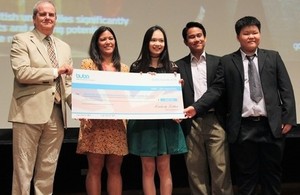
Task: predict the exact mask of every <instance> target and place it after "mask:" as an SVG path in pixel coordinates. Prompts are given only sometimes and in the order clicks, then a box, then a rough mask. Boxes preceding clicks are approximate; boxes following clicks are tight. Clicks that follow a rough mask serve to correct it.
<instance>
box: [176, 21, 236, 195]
mask: <svg viewBox="0 0 300 195" xmlns="http://www.w3.org/2000/svg"><path fill="white" fill-rule="evenodd" d="M182 37H183V41H184V43H185V45H186V46H187V47H189V49H190V54H189V55H187V56H185V57H183V58H182V59H180V60H178V61H177V62H176V64H177V65H178V67H179V72H180V75H181V78H182V79H183V80H184V85H183V99H184V106H185V107H187V106H190V105H192V104H193V103H194V102H195V101H197V100H198V99H199V98H200V97H201V96H202V94H203V93H204V92H205V91H206V90H207V87H209V86H210V85H211V83H212V81H213V79H214V77H215V75H216V69H217V66H218V64H219V59H220V58H219V57H217V56H214V55H210V54H208V53H206V52H205V44H206V30H205V28H204V26H203V25H202V24H200V23H198V22H189V23H187V24H186V26H185V27H184V29H183V30H182ZM224 108H225V106H224V105H223V103H221V101H219V102H218V104H217V105H216V106H215V107H214V108H213V109H211V110H209V111H208V112H207V113H206V114H205V115H203V116H201V117H199V116H195V117H193V118H192V119H185V120H183V121H182V122H181V125H182V128H183V130H184V132H185V135H186V142H187V145H188V153H187V154H186V155H185V161H186V166H187V170H188V177H189V185H190V190H191V194H194V195H201V194H203V195H209V194H215V195H217V194H222V195H231V194H233V192H232V183H231V176H230V163H229V148H228V143H227V138H226V132H225V131H224V129H223V127H222V125H223V123H222V122H224V116H225V112H224Z"/></svg>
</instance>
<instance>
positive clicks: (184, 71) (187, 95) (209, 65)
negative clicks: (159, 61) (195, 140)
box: [175, 53, 226, 135]
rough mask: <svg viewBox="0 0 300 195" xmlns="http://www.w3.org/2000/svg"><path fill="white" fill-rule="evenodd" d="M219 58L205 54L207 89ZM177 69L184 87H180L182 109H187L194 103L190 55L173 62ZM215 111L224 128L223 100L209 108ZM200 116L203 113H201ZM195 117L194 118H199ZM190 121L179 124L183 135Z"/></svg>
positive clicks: (186, 120) (190, 123) (189, 127)
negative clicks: (182, 102)
mask: <svg viewBox="0 0 300 195" xmlns="http://www.w3.org/2000/svg"><path fill="white" fill-rule="evenodd" d="M219 60H220V57H218V56H214V55H210V54H207V53H206V74H207V87H209V86H210V85H211V84H212V82H213V80H214V78H215V76H216V72H217V67H218V64H219ZM175 63H176V64H177V65H178V67H179V72H180V76H181V78H182V79H183V80H184V85H183V87H182V92H183V101H184V107H188V106H190V105H192V104H193V103H194V102H195V101H194V84H193V77H192V70H191V55H188V56H185V57H183V58H182V59H180V60H178V61H176V62H175ZM213 107H214V109H215V113H216V114H217V118H218V120H219V122H220V123H221V125H222V126H223V127H224V126H225V124H224V123H225V113H226V112H225V110H226V109H225V108H226V106H225V101H224V98H221V99H220V101H218V102H216V103H214V104H212V105H211V107H210V108H213ZM201 114H202V115H203V114H205V113H201ZM199 116H200V115H197V116H195V117H199ZM191 125H192V119H185V120H183V121H182V122H181V126H182V128H183V131H184V133H185V135H187V134H188V133H189V131H190V129H191Z"/></svg>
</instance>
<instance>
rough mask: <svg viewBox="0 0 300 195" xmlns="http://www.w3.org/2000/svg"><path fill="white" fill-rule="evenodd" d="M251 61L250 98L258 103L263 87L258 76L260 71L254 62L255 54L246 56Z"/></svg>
mask: <svg viewBox="0 0 300 195" xmlns="http://www.w3.org/2000/svg"><path fill="white" fill-rule="evenodd" d="M246 57H247V59H248V61H249V63H248V76H249V88H250V98H251V99H252V100H253V101H254V102H256V103H258V102H259V101H260V100H261V99H262V97H263V94H262V87H261V83H260V78H259V76H258V71H257V69H256V66H255V64H254V62H253V59H254V57H255V55H253V56H246Z"/></svg>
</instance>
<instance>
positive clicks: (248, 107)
mask: <svg viewBox="0 0 300 195" xmlns="http://www.w3.org/2000/svg"><path fill="white" fill-rule="evenodd" d="M260 27H261V24H260V21H259V20H258V19H257V18H255V17H252V16H246V17H243V18H241V19H239V20H238V21H237V22H236V24H235V31H236V34H237V40H238V41H239V43H240V49H239V50H238V51H236V52H233V53H231V54H229V55H225V56H223V57H222V58H221V59H220V65H219V66H218V68H217V75H216V79H215V80H214V82H213V84H212V86H211V87H210V88H209V89H208V90H207V92H206V93H205V94H204V95H203V96H202V97H201V98H200V99H199V100H198V101H197V102H195V103H194V104H193V105H192V106H189V107H187V108H186V109H185V113H186V116H187V117H192V116H194V115H195V114H198V115H202V114H203V113H205V111H206V110H209V109H210V108H211V107H212V106H213V104H214V102H216V101H217V100H218V99H219V98H220V96H221V95H224V94H225V96H226V102H227V115H226V131H227V133H228V140H229V142H230V143H232V145H231V146H232V155H231V156H232V157H233V158H234V163H235V165H236V166H235V167H236V171H237V178H236V181H237V185H238V194H255V190H256V187H257V185H258V184H259V183H260V184H261V191H262V194H264V195H265V194H272V195H276V194H278V195H279V194H280V191H281V174H282V170H281V161H282V157H283V150H284V140H285V139H284V138H285V135H286V134H287V133H288V132H289V131H290V130H291V128H292V126H293V125H296V109H295V98H294V93H293V88H292V84H291V81H290V78H289V75H288V72H287V70H286V68H285V65H284V63H283V61H282V59H281V57H280V55H279V53H278V52H276V51H272V50H265V49H260V48H258V46H259V43H260ZM248 56H252V58H253V60H248ZM250 62H253V63H254V65H255V66H256V71H257V70H258V73H259V74H258V82H257V84H258V85H261V87H258V91H260V92H262V93H261V94H260V95H258V96H259V98H258V99H255V98H253V99H252V97H251V96H252V85H250V84H249V79H250V78H251V76H250V74H249V75H248V69H249V68H248V66H249V65H250V64H253V63H250Z"/></svg>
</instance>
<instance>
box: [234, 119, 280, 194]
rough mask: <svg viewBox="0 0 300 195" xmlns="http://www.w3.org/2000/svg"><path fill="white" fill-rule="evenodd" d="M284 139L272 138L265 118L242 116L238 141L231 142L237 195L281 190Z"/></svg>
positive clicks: (270, 192) (275, 192)
mask: <svg viewBox="0 0 300 195" xmlns="http://www.w3.org/2000/svg"><path fill="white" fill-rule="evenodd" d="M284 143H285V138H284V137H283V138H279V139H278V138H274V137H273V135H272V133H271V129H270V126H269V124H268V119H267V118H263V119H262V120H259V121H253V120H250V119H246V118H245V119H242V125H241V129H240V134H239V138H238V141H237V142H236V143H234V144H231V156H232V158H233V159H232V160H233V161H234V162H233V164H234V165H235V167H234V168H235V171H236V178H235V180H236V183H237V186H238V194H239V195H252V194H256V193H257V191H256V190H257V186H258V184H260V186H261V194H263V195H277V194H278V195H279V194H280V192H281V176H282V166H281V163H282V158H283V151H284Z"/></svg>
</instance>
